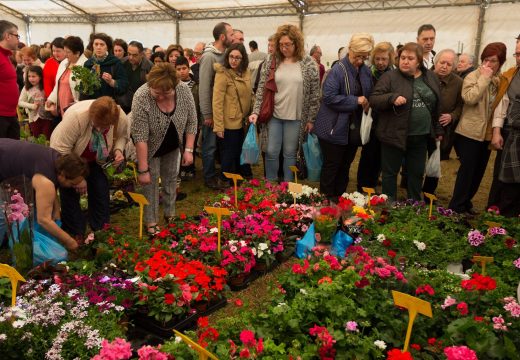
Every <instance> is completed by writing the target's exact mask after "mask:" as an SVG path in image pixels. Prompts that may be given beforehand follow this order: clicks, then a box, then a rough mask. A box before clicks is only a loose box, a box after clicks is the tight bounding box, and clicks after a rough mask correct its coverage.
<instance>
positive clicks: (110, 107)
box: [51, 96, 129, 238]
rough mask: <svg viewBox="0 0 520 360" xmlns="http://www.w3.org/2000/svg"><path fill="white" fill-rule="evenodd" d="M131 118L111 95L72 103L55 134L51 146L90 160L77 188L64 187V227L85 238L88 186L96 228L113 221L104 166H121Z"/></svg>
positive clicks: (63, 152)
mask: <svg viewBox="0 0 520 360" xmlns="http://www.w3.org/2000/svg"><path fill="white" fill-rule="evenodd" d="M128 134H129V131H128V120H127V117H126V115H125V113H124V111H122V110H121V108H120V107H119V106H118V105H117V104H116V102H115V101H114V100H113V99H112V98H111V97H108V96H102V97H100V98H98V99H96V100H86V101H80V102H78V103H76V104H74V105H72V106H71V107H70V108H69V109H68V110H67V112H66V113H65V116H64V117H63V120H62V121H61V122H60V123H59V125H58V126H57V127H56V129H54V132H53V133H52V135H51V148H53V149H55V150H57V151H58V152H59V153H60V154H62V155H66V154H70V153H75V154H77V155H79V156H81V157H82V158H83V159H85V160H86V161H87V162H88V166H89V170H90V173H89V175H88V176H87V177H86V179H85V180H83V181H82V182H81V183H79V184H78V185H75V186H74V187H73V188H60V200H61V209H62V214H63V216H62V222H63V229H64V230H65V231H67V232H68V233H69V234H72V235H73V236H75V237H77V238H82V237H83V235H84V233H85V229H86V221H85V217H84V216H83V213H82V212H81V207H80V205H79V198H80V194H84V193H86V192H87V190H88V218H89V224H90V228H91V229H92V230H93V231H96V230H100V229H102V228H103V225H105V224H107V223H109V221H110V212H109V202H110V194H109V184H108V179H107V177H106V175H105V173H104V172H103V169H102V167H101V165H102V164H105V163H106V162H108V161H112V162H113V165H114V166H118V165H119V164H120V163H121V162H122V161H123V160H124V156H123V151H124V149H125V146H126V143H127V142H128V137H129V136H128Z"/></svg>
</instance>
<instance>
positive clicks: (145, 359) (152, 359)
mask: <svg viewBox="0 0 520 360" xmlns="http://www.w3.org/2000/svg"><path fill="white" fill-rule="evenodd" d="M137 355H139V360H168V355H166V354H165V353H162V352H160V351H159V350H157V349H154V348H153V347H151V346H143V347H142V348H140V349H139V350H137Z"/></svg>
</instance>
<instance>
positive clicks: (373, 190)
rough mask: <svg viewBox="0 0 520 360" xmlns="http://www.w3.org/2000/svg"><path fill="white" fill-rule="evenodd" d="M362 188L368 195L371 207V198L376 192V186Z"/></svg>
mask: <svg viewBox="0 0 520 360" xmlns="http://www.w3.org/2000/svg"><path fill="white" fill-rule="evenodd" d="M361 189H362V190H363V191H364V192H366V193H367V195H368V208H369V209H370V199H372V194H375V193H376V190H375V189H374V188H369V187H363V188H361Z"/></svg>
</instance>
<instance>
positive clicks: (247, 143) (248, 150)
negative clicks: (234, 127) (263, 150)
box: [240, 124, 260, 165]
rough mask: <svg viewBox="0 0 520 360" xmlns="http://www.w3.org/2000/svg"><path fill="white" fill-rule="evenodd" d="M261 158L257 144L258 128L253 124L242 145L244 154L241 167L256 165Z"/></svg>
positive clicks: (242, 154) (241, 157)
mask: <svg viewBox="0 0 520 360" xmlns="http://www.w3.org/2000/svg"><path fill="white" fill-rule="evenodd" d="M259 156H260V149H259V148H258V143H257V142H256V126H255V125H254V124H251V125H250V126H249V130H248V131H247V135H246V138H245V139H244V143H243V144H242V153H241V154H240V165H244V164H256V163H257V162H258V157H259Z"/></svg>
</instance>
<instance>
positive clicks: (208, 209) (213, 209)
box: [204, 206, 231, 254]
mask: <svg viewBox="0 0 520 360" xmlns="http://www.w3.org/2000/svg"><path fill="white" fill-rule="evenodd" d="M204 210H206V212H207V213H208V214H214V215H217V229H218V253H219V254H220V228H221V227H222V215H231V211H229V209H228V208H219V207H211V206H204Z"/></svg>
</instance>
